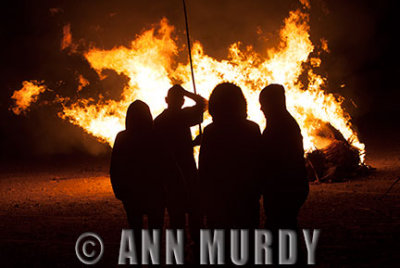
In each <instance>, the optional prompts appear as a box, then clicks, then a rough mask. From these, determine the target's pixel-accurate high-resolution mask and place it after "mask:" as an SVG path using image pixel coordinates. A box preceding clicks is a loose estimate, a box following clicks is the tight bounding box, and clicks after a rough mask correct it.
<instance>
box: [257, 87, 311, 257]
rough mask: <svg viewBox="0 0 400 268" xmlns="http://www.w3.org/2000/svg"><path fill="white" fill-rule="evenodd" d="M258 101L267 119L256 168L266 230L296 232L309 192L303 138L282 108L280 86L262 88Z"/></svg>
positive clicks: (282, 91)
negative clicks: (258, 171)
mask: <svg viewBox="0 0 400 268" xmlns="http://www.w3.org/2000/svg"><path fill="white" fill-rule="evenodd" d="M259 100H260V104H261V110H262V111H263V113H264V115H265V117H266V119H267V127H266V129H265V130H264V132H263V134H262V142H261V148H260V149H261V152H260V161H261V162H260V169H259V170H260V177H261V181H262V193H263V196H264V208H265V214H266V218H267V219H266V227H267V228H268V229H271V230H273V231H274V232H276V231H277V230H278V229H292V230H297V228H298V226H297V216H298V213H299V210H300V208H301V206H302V205H303V203H304V202H305V200H306V199H307V196H308V191H309V188H308V179H307V172H306V168H305V161H304V149H303V137H302V135H301V131H300V127H299V125H298V124H297V122H296V120H295V119H294V118H293V117H292V115H291V114H290V113H289V112H288V111H287V109H286V98H285V89H284V87H283V86H282V85H279V84H271V85H269V86H267V87H265V88H264V89H263V90H262V91H261V93H260V97H259ZM275 241H276V239H275ZM274 252H277V249H275V250H274Z"/></svg>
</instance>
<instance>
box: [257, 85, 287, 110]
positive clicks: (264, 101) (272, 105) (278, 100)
mask: <svg viewBox="0 0 400 268" xmlns="http://www.w3.org/2000/svg"><path fill="white" fill-rule="evenodd" d="M259 101H260V104H261V110H262V111H263V113H264V115H265V116H266V117H269V116H271V115H272V116H273V115H275V114H279V113H280V112H282V111H286V98H285V88H284V87H283V86H282V85H280V84H270V85H268V86H266V87H265V88H264V89H263V90H262V91H261V93H260V97H259Z"/></svg>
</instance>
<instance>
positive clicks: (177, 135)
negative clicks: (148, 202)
mask: <svg viewBox="0 0 400 268" xmlns="http://www.w3.org/2000/svg"><path fill="white" fill-rule="evenodd" d="M184 97H188V98H190V99H192V100H194V101H195V105H194V106H191V107H185V108H182V106H183V104H184V102H185V99H184ZM165 101H166V103H167V105H168V107H167V109H165V110H164V111H163V112H162V113H161V114H160V115H159V116H158V117H157V118H156V119H155V120H154V125H155V129H156V132H157V134H158V135H159V137H160V139H161V140H162V142H163V144H164V146H165V147H166V148H167V150H168V151H169V152H170V153H171V154H172V156H173V158H174V160H175V162H176V164H177V165H178V167H179V168H180V170H181V173H182V175H183V178H184V180H185V184H177V185H174V186H173V189H167V190H168V191H169V192H172V191H173V192H175V194H174V195H171V194H169V195H168V196H169V198H168V213H169V215H170V222H171V227H172V228H184V227H185V213H186V212H189V215H190V218H191V220H190V225H191V226H192V227H194V228H196V229H198V226H199V224H200V219H199V218H198V213H197V209H196V208H197V204H196V202H197V198H196V197H197V196H198V195H197V192H198V191H197V180H198V179H197V177H198V174H197V168H196V162H195V159H194V156H193V146H194V143H193V141H192V134H191V132H190V127H192V126H195V125H197V124H199V123H201V122H202V121H203V113H204V110H205V107H206V100H205V99H204V98H203V97H201V96H200V95H196V94H193V93H191V92H188V91H186V90H185V89H184V88H183V87H182V86H180V85H174V86H173V87H171V88H170V89H169V90H168V94H167V97H166V98H165ZM188 197H190V198H189V201H188ZM196 233H198V230H197V231H196Z"/></svg>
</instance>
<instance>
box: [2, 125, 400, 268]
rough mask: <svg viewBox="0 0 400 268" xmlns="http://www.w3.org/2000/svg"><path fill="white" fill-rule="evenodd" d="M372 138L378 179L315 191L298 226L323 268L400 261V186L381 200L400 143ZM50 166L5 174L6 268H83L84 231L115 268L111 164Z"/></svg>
mask: <svg viewBox="0 0 400 268" xmlns="http://www.w3.org/2000/svg"><path fill="white" fill-rule="evenodd" d="M369 136H371V138H369V139H368V140H367V142H368V143H367V146H368V147H367V151H368V154H367V163H368V164H370V165H372V166H374V167H376V168H377V170H376V172H374V173H373V174H371V175H369V176H367V177H363V178H357V179H354V180H351V181H348V182H341V183H331V184H319V185H311V191H310V196H309V198H308V200H307V202H306V204H305V205H304V207H303V208H302V211H301V215H300V224H301V226H302V228H311V229H315V228H319V229H321V237H320V241H319V245H318V248H317V267H398V265H396V264H397V263H399V262H400V255H399V249H400V242H399V240H400V231H399V226H400V202H399V201H400V183H398V184H397V185H395V186H394V188H393V189H392V191H391V192H390V193H389V194H387V195H386V196H385V197H383V198H382V193H384V192H385V191H386V190H387V189H388V187H389V186H390V185H391V184H392V182H394V181H395V180H396V178H398V177H399V176H400V142H399V141H398V139H397V137H398V135H397V133H393V131H389V130H387V129H385V128H383V127H382V128H379V127H378V128H376V129H374V131H372V130H371V134H370V135H369ZM377 136H379V137H380V138H379V139H378V138H376V137H377ZM46 161H47V162H46V163H45V164H44V163H41V164H35V166H34V167H33V166H32V165H29V164H25V165H13V166H12V165H8V166H7V167H5V169H3V172H2V173H1V175H0V176H1V177H0V240H1V244H0V260H1V262H2V267H14V266H21V267H28V266H38V267H47V266H52V267H71V266H79V265H80V263H79V261H78V259H77V258H76V256H75V252H74V245H75V241H76V239H77V238H78V237H79V235H80V234H81V233H83V232H86V231H93V232H95V233H98V234H99V235H100V236H101V237H102V238H103V240H104V242H105V253H104V256H103V259H102V261H101V262H100V263H99V265H102V266H107V267H110V266H117V258H118V246H119V240H120V234H121V229H122V228H127V222H126V219H125V214H124V211H123V208H122V205H121V203H120V202H119V201H118V200H116V199H115V198H114V196H113V193H112V189H111V185H110V182H109V178H108V174H107V169H108V162H107V161H108V160H107V158H105V159H91V160H86V161H83V160H81V159H79V160H75V161H72V162H71V161H69V162H68V163H67V162H65V159H64V160H52V161H50V160H49V159H47V160H46Z"/></svg>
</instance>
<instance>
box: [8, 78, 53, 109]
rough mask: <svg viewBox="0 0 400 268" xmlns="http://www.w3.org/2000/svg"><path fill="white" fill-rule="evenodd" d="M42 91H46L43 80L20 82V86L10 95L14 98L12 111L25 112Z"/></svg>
mask: <svg viewBox="0 0 400 268" xmlns="http://www.w3.org/2000/svg"><path fill="white" fill-rule="evenodd" d="M44 91H46V87H45V86H44V85H43V81H42V82H39V81H36V80H31V81H24V82H22V88H21V89H20V90H16V91H14V93H13V95H12V96H11V98H12V99H14V100H15V106H14V107H13V108H12V111H13V112H14V113H15V114H17V115H19V114H21V113H22V112H25V111H26V110H27V109H28V108H29V106H30V105H31V104H32V103H34V102H36V101H37V100H38V97H39V94H40V93H43V92H44Z"/></svg>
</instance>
